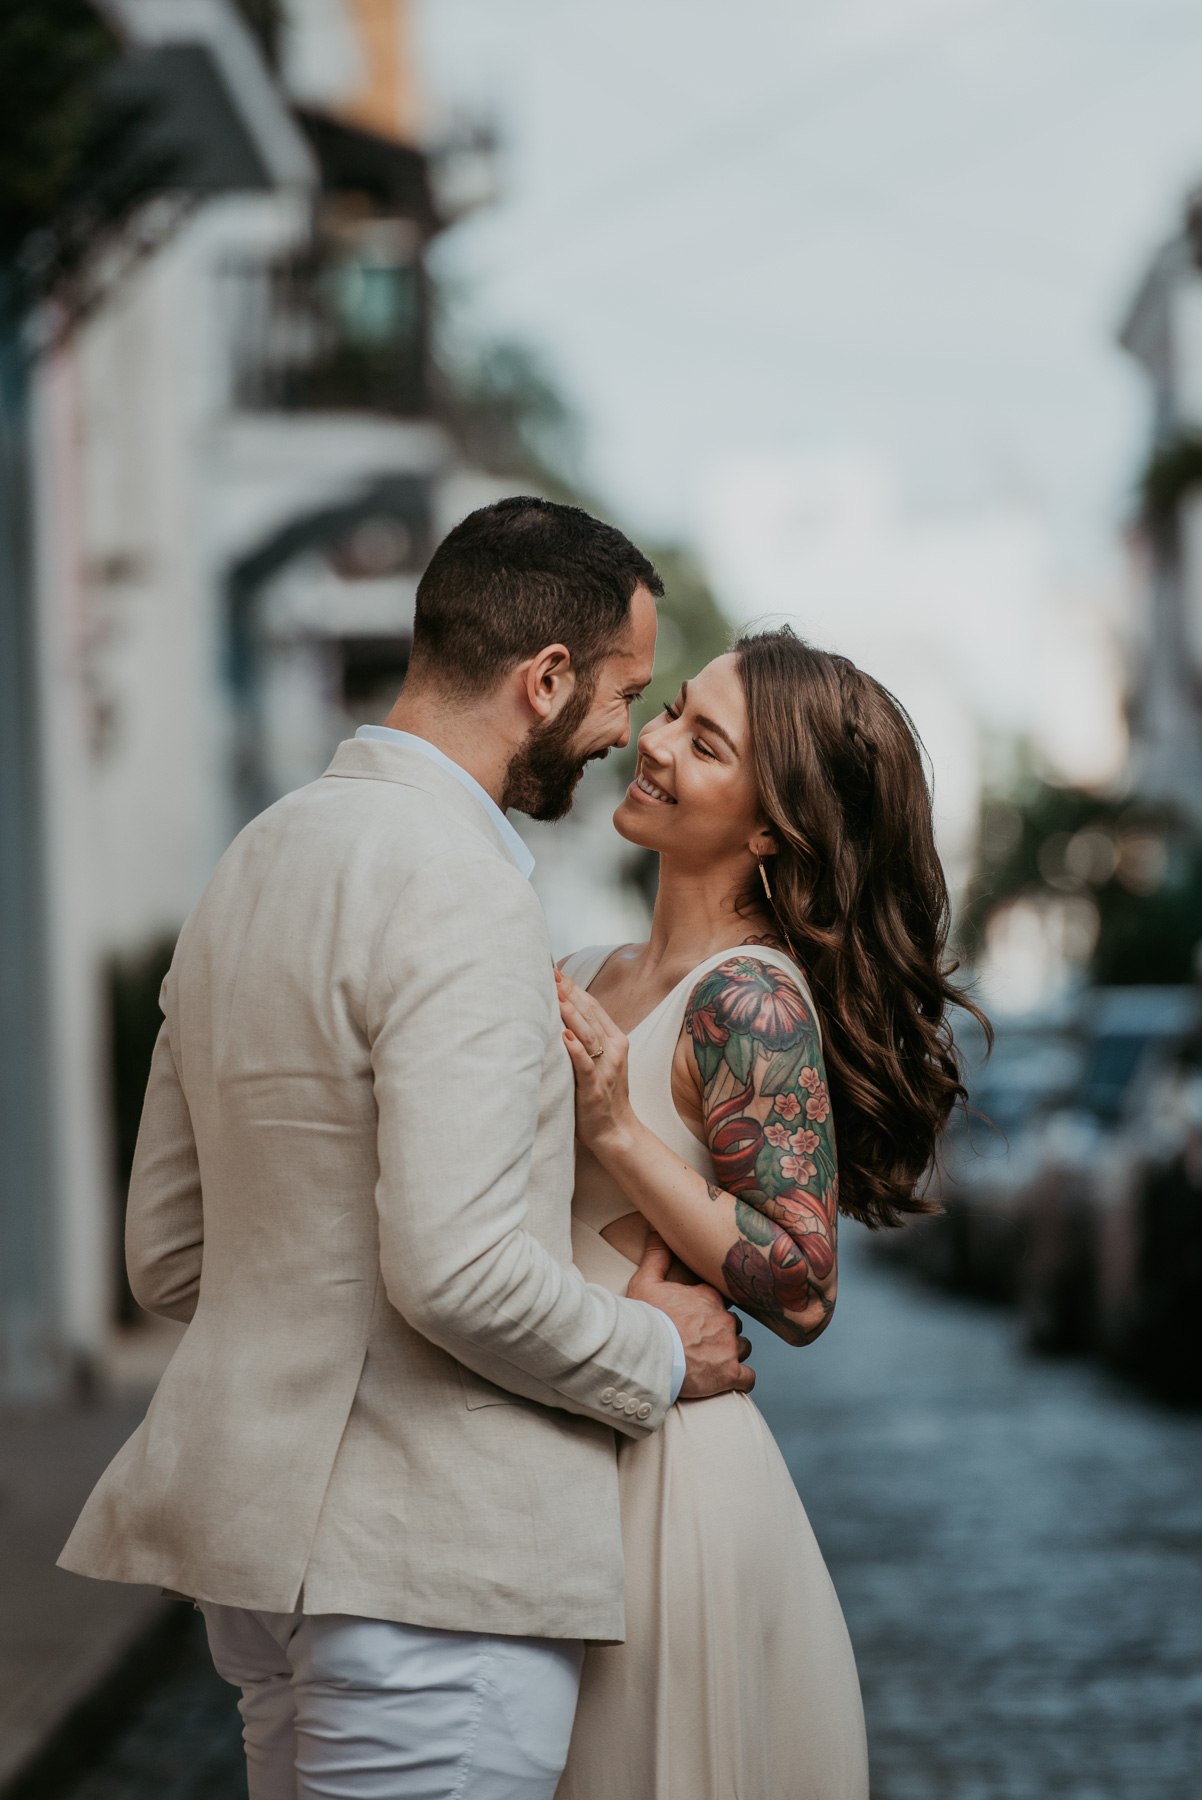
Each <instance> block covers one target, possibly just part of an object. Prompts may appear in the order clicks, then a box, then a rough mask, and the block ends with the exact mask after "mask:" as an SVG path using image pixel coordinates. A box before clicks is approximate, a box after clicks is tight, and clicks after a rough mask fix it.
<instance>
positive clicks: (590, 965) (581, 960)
mask: <svg viewBox="0 0 1202 1800" xmlns="http://www.w3.org/2000/svg"><path fill="white" fill-rule="evenodd" d="M616 949H618V945H617V944H590V945H589V946H588V948H587V949H585V950H573V951H572V953H571V955H570V956H565V957H564V959H563V962H562V963H561V965H560V967H561V968H562V969H563V972H564V974H565V975H567V976H568V977H569V979H570V980H572V981H574V982H575V983H576V985H577V987H582V988H586V987H587V986H588V984H589V982H590V981H592V980H593V979H594V977H595V976H597V975H599V974H600V973H601V966H602V964H603V963H604V962H606V961H607V960H608V958H609V957H611V956H612V955H613V953H614V951H615V950H616Z"/></svg>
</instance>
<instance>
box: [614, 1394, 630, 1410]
mask: <svg viewBox="0 0 1202 1800" xmlns="http://www.w3.org/2000/svg"><path fill="white" fill-rule="evenodd" d="M629 1398H630V1395H629V1394H615V1395H614V1405H615V1406H616V1407H617V1409H618V1411H619V1412H621V1411H622V1410H623V1408H624V1407H625V1405H626V1402H627V1401H628V1400H629Z"/></svg>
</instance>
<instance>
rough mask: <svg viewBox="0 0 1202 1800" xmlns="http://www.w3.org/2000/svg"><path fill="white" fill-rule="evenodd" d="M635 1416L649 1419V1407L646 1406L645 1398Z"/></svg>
mask: <svg viewBox="0 0 1202 1800" xmlns="http://www.w3.org/2000/svg"><path fill="white" fill-rule="evenodd" d="M635 1417H636V1418H638V1419H649V1418H650V1417H651V1408H650V1407H649V1406H648V1404H647V1402H646V1401H645V1400H644V1401H643V1404H642V1405H641V1406H640V1407H639V1410H638V1412H637V1413H636V1414H635Z"/></svg>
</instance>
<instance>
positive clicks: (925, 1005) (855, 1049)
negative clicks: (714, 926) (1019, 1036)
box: [734, 626, 989, 1226]
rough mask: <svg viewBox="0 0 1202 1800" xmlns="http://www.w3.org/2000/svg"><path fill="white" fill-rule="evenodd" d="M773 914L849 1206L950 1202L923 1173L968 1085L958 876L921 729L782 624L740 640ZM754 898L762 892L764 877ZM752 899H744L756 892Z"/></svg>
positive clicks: (925, 1207) (899, 1209)
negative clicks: (811, 1025)
mask: <svg viewBox="0 0 1202 1800" xmlns="http://www.w3.org/2000/svg"><path fill="white" fill-rule="evenodd" d="M734 654H735V658H736V663H737V666H738V671H739V675H740V677H741V678H742V682H743V689H744V693H745V695H746V698H747V713H748V719H749V721H750V733H751V745H752V756H753V759H754V765H755V773H756V779H757V782H758V785H759V793H760V804H761V807H762V809H763V813H764V817H765V819H766V821H767V823H768V824H769V825H770V826H771V829H772V832H773V835H774V837H775V839H776V843H777V846H778V850H777V854H776V855H775V856H773V857H770V858H765V870H766V872H767V875H768V879H769V881H770V883H771V887H772V905H773V909H774V911H775V913H776V917H777V921H778V923H779V924H780V926H781V928H782V930H783V932H784V934H785V935H786V937H787V938H788V940H789V942H790V944H791V946H792V948H793V952H794V954H795V955H796V957H797V959H798V961H799V962H800V964H801V966H802V967H803V969H804V970H805V973H806V976H807V978H808V980H809V984H810V988H811V990H812V992H813V995H814V1000H815V1002H816V1004H817V1006H818V1009H819V1012H820V1014H821V1023H822V1033H823V1048H824V1052H825V1058H826V1070H827V1080H828V1086H829V1088H830V1094H831V1101H832V1110H833V1113H834V1119H835V1129H836V1133H837V1138H838V1145H839V1190H840V1191H839V1205H840V1208H841V1210H842V1211H843V1212H846V1213H851V1214H852V1215H853V1216H854V1217H855V1218H858V1219H862V1220H864V1222H865V1223H866V1224H868V1225H873V1226H877V1225H899V1224H900V1223H901V1220H902V1214H903V1213H922V1212H936V1211H938V1210H939V1208H938V1205H937V1203H936V1202H934V1201H932V1200H930V1199H928V1198H927V1197H925V1195H924V1194H923V1193H922V1191H921V1188H920V1183H921V1182H922V1179H923V1176H924V1175H925V1174H926V1173H927V1171H928V1170H929V1169H930V1168H931V1167H932V1165H933V1164H934V1161H935V1156H936V1151H937V1149H938V1144H939V1138H940V1135H941V1133H942V1131H943V1128H944V1126H945V1125H946V1124H947V1121H948V1117H949V1115H950V1113H951V1111H952V1108H953V1107H954V1106H955V1105H956V1104H957V1102H962V1101H964V1100H965V1099H966V1095H965V1089H964V1085H963V1083H962V1081H961V1079H960V1069H959V1064H958V1062H957V1059H956V1054H955V1046H954V1044H953V1042H952V1032H951V1025H950V1022H949V1019H948V1008H949V1007H950V1006H952V1005H958V1006H963V1007H965V1008H967V1010H968V1011H969V1012H971V1013H972V1014H974V1016H975V1017H976V1018H977V1019H979V1020H980V1022H981V1024H982V1025H983V1026H984V1028H985V1031H986V1034H987V1035H988V1034H989V1025H988V1021H987V1020H986V1019H985V1017H984V1015H983V1014H982V1013H981V1012H980V1011H979V1009H978V1008H977V1007H976V1006H974V1005H973V1003H972V1002H971V1001H970V1000H969V999H967V998H966V997H965V995H964V994H963V993H961V992H960V990H959V989H957V988H956V987H954V986H953V985H952V983H951V980H950V977H951V975H952V974H953V973H954V972H955V967H956V965H955V964H954V963H949V962H948V960H947V936H948V925H949V909H948V898H947V883H946V881H945V880H944V876H943V868H942V866H941V864H940V861H939V856H938V853H937V851H936V849H935V833H934V828H933V825H932V819H931V795H930V790H929V788H928V786H927V781H926V775H925V772H924V770H923V764H922V752H921V747H920V744H919V740H918V734H917V733H916V731H915V730H914V726H913V725H912V723H911V721H910V718H909V716H908V714H907V713H906V711H905V709H904V708H903V707H902V706H900V705H899V704H898V702H897V701H896V700H895V699H894V698H893V696H892V694H890V693H888V692H887V691H886V690H885V689H884V688H883V687H882V686H881V684H880V683H879V682H878V681H874V680H873V679H872V677H871V675H865V674H864V672H863V670H862V669H858V668H857V667H856V666H855V664H854V663H852V662H849V661H848V659H847V658H846V657H844V656H832V655H829V654H828V653H827V652H826V651H823V650H815V649H813V648H812V647H811V646H810V645H809V644H806V643H803V642H802V641H801V639H800V638H798V637H796V636H795V635H794V634H793V632H792V631H790V630H789V629H788V627H787V626H786V627H785V628H784V629H783V630H779V631H765V632H760V633H758V634H756V635H754V636H749V637H743V638H740V639H739V640H738V642H737V643H736V644H735V646H734ZM756 889H757V892H756V896H755V898H756V901H757V902H758V907H762V906H763V895H762V893H760V892H759V879H758V875H757V880H756ZM751 900H752V896H750V895H749V896H748V901H749V903H750V902H751Z"/></svg>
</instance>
